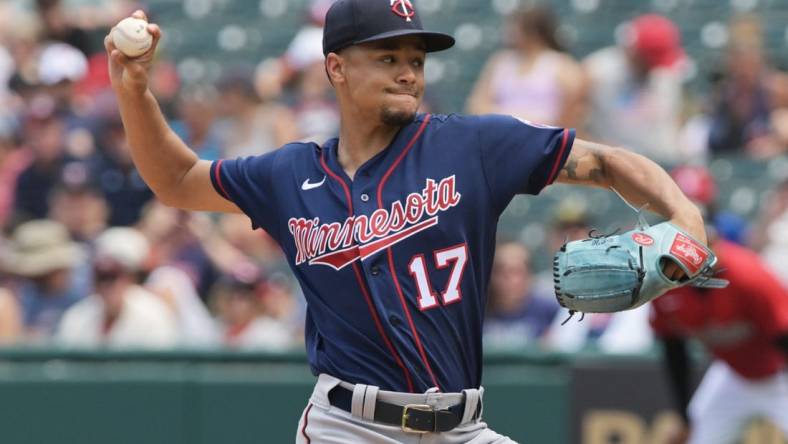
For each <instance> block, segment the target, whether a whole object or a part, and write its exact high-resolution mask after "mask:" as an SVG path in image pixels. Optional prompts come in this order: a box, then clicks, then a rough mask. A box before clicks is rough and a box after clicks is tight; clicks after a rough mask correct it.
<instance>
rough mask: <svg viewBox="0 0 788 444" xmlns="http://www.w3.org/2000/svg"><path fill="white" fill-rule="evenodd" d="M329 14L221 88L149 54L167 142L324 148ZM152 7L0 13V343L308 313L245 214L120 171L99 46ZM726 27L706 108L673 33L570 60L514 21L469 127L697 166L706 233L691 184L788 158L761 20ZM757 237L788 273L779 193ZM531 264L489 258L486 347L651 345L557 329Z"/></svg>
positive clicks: (203, 334) (709, 200) (741, 238)
mask: <svg viewBox="0 0 788 444" xmlns="http://www.w3.org/2000/svg"><path fill="white" fill-rule="evenodd" d="M330 3H331V1H330V0H315V1H314V2H313V4H312V5H311V7H309V8H307V10H306V11H305V12H304V25H303V27H302V28H301V29H300V30H299V31H298V32H297V34H296V35H295V37H294V38H293V40H292V42H291V43H290V44H289V45H288V46H287V47H286V48H283V51H282V53H281V54H267V55H262V54H261V57H260V60H250V61H249V62H250V63H249V65H248V66H226V67H225V70H224V72H223V74H222V75H221V77H220V78H219V79H218V81H216V82H212V83H204V82H196V83H195V82H186V81H185V80H184V79H182V78H180V77H179V75H178V71H177V69H176V68H175V61H174V60H171V59H169V58H168V56H167V54H166V53H164V52H162V53H161V54H159V55H158V60H157V62H156V64H155V67H154V70H153V72H152V73H151V76H152V79H153V80H152V82H151V84H152V89H153V92H154V94H155V95H156V97H157V98H158V100H159V101H160V103H161V105H162V108H163V111H164V113H165V115H166V117H167V118H168V119H169V121H170V125H171V126H172V128H173V130H174V131H175V132H176V133H177V134H178V135H179V136H180V137H181V138H183V139H184V141H185V142H186V143H187V144H188V145H189V146H190V147H191V148H192V149H193V150H194V151H195V152H196V153H197V154H198V155H199V156H200V157H201V158H203V159H208V160H213V159H217V158H221V157H236V156H248V155H256V154H261V153H265V152H268V151H271V150H274V149H277V147H279V146H281V145H282V144H284V143H286V142H289V141H294V140H312V141H317V142H319V143H320V142H323V141H324V140H326V139H328V138H330V137H332V136H334V135H335V134H336V133H337V131H338V125H339V116H338V111H337V108H336V105H335V103H334V100H333V93H332V89H331V85H330V84H329V83H328V81H327V79H326V75H325V71H324V67H323V55H322V50H321V41H322V28H321V26H322V20H323V17H324V14H325V11H326V10H327V8H328V6H330ZM91 5H93V6H91ZM144 6H145V5H143V4H138V2H135V1H131V0H114V1H103V2H87V3H85V4H84V5H82V6H79V7H69V8H66V7H64V5H63V1H62V0H29V1H12V2H2V3H0V184H2V186H0V229H2V237H0V272H1V274H0V343H2V344H11V345H17V344H59V345H63V346H75V347H83V346H87V347H99V346H107V347H130V348H135V347H151V348H166V347H221V346H226V347H234V348H244V349H269V350H285V349H288V348H298V347H299V345H300V344H301V342H302V336H303V332H302V328H303V320H304V316H305V315H306V314H305V307H304V302H303V298H302V297H301V296H300V294H299V289H298V286H297V284H296V283H295V281H294V279H293V277H292V275H291V274H290V272H289V270H288V265H287V263H286V261H285V259H284V257H283V255H282V254H281V251H280V250H279V248H278V246H276V245H275V244H274V242H273V241H272V240H271V239H270V238H269V237H268V236H267V235H266V233H264V232H261V231H260V230H257V231H254V230H252V227H251V225H250V222H249V220H248V218H246V217H245V216H242V215H216V214H199V213H189V212H183V211H179V210H174V209H171V208H167V207H165V206H163V205H162V204H160V203H159V202H158V201H157V200H156V199H155V198H154V196H153V194H152V193H151V191H150V190H149V189H148V188H147V186H146V185H145V183H144V182H143V180H142V178H141V177H140V176H139V174H138V173H137V172H136V170H135V168H134V166H133V163H132V160H131V158H130V155H129V151H128V149H127V147H126V146H125V144H126V141H125V137H124V132H123V126H122V123H121V121H120V117H119V114H118V110H117V106H116V103H115V99H114V95H113V93H112V90H111V88H110V85H109V76H108V73H107V59H106V57H107V56H106V53H105V51H104V47H103V44H102V40H103V38H104V36H105V35H106V34H107V33H108V31H109V29H110V28H111V26H112V25H113V24H114V23H116V22H117V21H119V20H120V19H121V18H123V17H125V16H127V15H129V13H130V12H131V11H133V10H134V9H136V8H138V7H144ZM153 20H155V16H154V17H153ZM164 25H165V33H166V24H164ZM729 28H730V29H729V35H730V37H729V41H728V46H727V50H726V55H725V57H724V59H723V60H720V61H719V67H718V69H717V70H716V71H715V75H714V76H713V77H714V78H713V81H711V82H710V87H709V93H708V94H707V95H706V96H705V97H703V98H702V99H701V100H697V98H695V100H689V98H688V96H687V92H686V88H685V80H686V79H687V72H688V70H690V69H691V67H692V64H691V63H690V62H691V61H690V59H689V57H688V56H687V55H686V54H685V52H684V50H683V49H682V42H681V39H680V32H679V30H678V29H677V27H676V26H675V25H674V24H673V23H672V22H671V21H670V20H669V19H667V18H665V17H662V16H659V15H653V14H650V15H644V16H640V17H637V18H635V19H634V20H632V21H631V22H630V23H629V24H628V25H627V26H626V27H625V28H624V30H623V31H624V32H622V33H621V35H620V36H619V41H617V42H613V41H611V46H610V47H608V48H602V49H599V50H598V51H596V52H594V53H592V54H590V55H588V56H587V57H585V58H584V59H582V60H577V59H576V58H574V57H573V56H572V55H571V54H570V52H568V49H569V48H567V47H566V45H565V44H564V43H563V42H562V40H561V39H560V32H558V30H559V29H560V24H559V23H558V22H557V21H556V19H555V17H554V16H553V15H552V14H551V12H550V11H549V10H548V9H546V8H543V7H530V8H525V9H521V10H517V11H515V12H514V13H512V14H511V16H509V17H507V18H505V26H503V27H502V29H503V30H504V32H503V38H502V40H503V48H502V49H501V50H499V51H498V52H496V53H494V54H493V55H492V56H491V57H490V59H489V61H488V62H487V64H486V65H485V67H484V68H483V70H482V72H481V73H479V77H478V81H477V83H476V84H475V86H474V87H473V90H472V91H471V93H470V95H469V98H468V101H467V109H466V110H464V111H465V112H468V113H506V114H512V115H514V116H516V117H518V118H521V119H525V120H529V121H533V122H537V123H540V124H546V125H560V126H569V127H576V128H578V133H579V135H580V136H581V137H584V138H588V139H591V140H596V141H600V142H603V143H607V144H611V145H616V146H622V147H626V148H629V149H632V150H635V151H637V152H640V153H643V154H645V155H647V156H649V157H651V158H653V159H655V160H657V161H659V162H661V163H662V164H664V165H668V166H670V167H673V166H677V165H682V164H691V165H695V167H693V168H690V169H689V170H687V171H689V172H686V171H685V172H684V173H683V174H684V175H683V176H682V175H680V174H678V173H677V174H676V175H674V177H675V178H677V180H682V181H684V183H685V186H683V188H684V189H685V192H688V193H690V192H693V190H695V191H696V192H697V196H695V197H696V198H697V199H700V200H702V201H703V203H704V204H705V205H707V206H708V208H710V212H709V214H707V216H708V217H709V218H710V219H711V220H713V221H715V222H716V221H717V220H723V221H725V223H724V224H722V225H724V226H725V227H730V226H732V225H731V222H730V219H731V217H734V218H735V216H731V215H726V214H725V213H724V212H722V211H714V201H715V198H716V191H715V190H716V187H715V184H714V178H713V177H711V175H710V174H709V173H708V171H707V170H705V169H704V167H703V166H704V165H707V164H708V162H709V161H710V160H711V159H713V158H714V156H716V155H718V154H730V153H739V154H741V155H743V156H751V157H754V158H759V159H760V158H774V157H780V156H786V152H788V76H786V75H785V74H784V73H782V72H780V71H779V70H776V69H775V68H774V67H773V66H772V65H771V64H770V62H769V60H768V59H767V58H766V56H765V52H764V41H763V31H762V30H761V28H760V25H759V23H758V20H757V19H756V18H754V17H750V16H742V17H736V18H734V19H733V20H732V21H731V23H730V25H729ZM263 56H265V57H263ZM433 111H463V110H433ZM687 190H689V191H687ZM578 208H579V209H578ZM593 222H595V221H590V220H589V219H588V215H587V214H585V213H584V212H583V211H582V207H578V206H572V205H564V206H559V208H556V209H555V212H554V219H553V220H552V221H550V227H551V229H552V230H553V232H552V233H551V235H550V239H551V245H550V246H549V247H550V250H549V251H550V252H552V251H554V250H555V249H556V248H557V247H558V246H560V244H561V243H563V242H564V241H565V240H567V239H577V238H582V237H585V236H586V235H587V234H588V231H589V230H590V228H591V225H592V223H593ZM748 222H749V221H743V222H742V223H741V224H740V225H735V224H734V226H736V227H738V228H736V229H734V230H721V232H723V233H724V234H725V236H726V237H728V238H730V239H731V240H733V241H735V242H738V243H740V244H744V245H748V246H750V247H752V248H753V249H755V250H756V251H758V252H760V253H761V254H762V257H763V258H764V259H765V260H766V261H767V262H768V263H769V264H772V265H773V266H774V267H775V268H777V269H778V270H780V271H781V273H780V275H781V276H783V277H784V276H788V269H787V268H786V267H788V182H783V183H780V184H776V185H775V188H774V190H773V192H772V193H770V197H769V199H768V200H767V201H766V202H764V204H763V205H762V210H761V215H760V216H759V218H758V219H757V220H755V221H753V222H752V225H753V226H752V227H750V228H749V229H748V228H747V227H746V225H748ZM534 253H535V252H532V251H529V250H528V248H527V247H526V246H525V245H523V244H521V243H520V242H518V241H517V240H502V241H501V243H500V246H499V248H498V252H497V256H496V262H495V265H494V269H493V274H492V281H491V286H490V303H489V306H488V321H487V323H486V329H485V340H486V342H487V343H488V344H490V345H491V346H496V347H508V348H522V347H524V346H528V345H533V344H538V345H540V346H544V347H547V348H552V349H557V350H564V351H572V350H577V349H579V348H581V347H583V346H585V345H586V344H587V343H588V341H594V342H595V343H598V344H600V345H601V346H602V347H607V348H609V349H610V350H623V351H635V350H639V349H643V348H645V347H648V346H649V344H650V341H651V333H650V331H649V327H648V322H647V316H648V315H647V313H645V314H644V312H643V311H635V312H632V313H628V314H627V315H623V316H618V315H616V316H609V315H605V316H602V315H594V316H590V317H588V318H587V319H586V321H585V322H583V323H576V322H572V323H570V324H567V325H566V326H564V327H562V328H558V326H559V325H560V324H561V322H562V321H563V317H564V315H565V311H564V310H561V309H560V308H559V307H558V306H557V304H556V302H555V299H554V297H553V293H552V287H551V281H552V279H551V277H549V276H543V275H542V274H540V273H537V272H535V271H534V270H532V268H531V266H530V256H531V254H534ZM538 253H539V254H545V253H544V252H538ZM549 254H552V253H549ZM786 285H788V281H786ZM644 316H645V317H644Z"/></svg>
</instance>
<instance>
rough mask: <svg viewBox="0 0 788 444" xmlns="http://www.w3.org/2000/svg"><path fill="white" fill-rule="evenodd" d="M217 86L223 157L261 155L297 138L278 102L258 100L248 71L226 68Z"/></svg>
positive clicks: (287, 113)
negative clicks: (227, 69)
mask: <svg viewBox="0 0 788 444" xmlns="http://www.w3.org/2000/svg"><path fill="white" fill-rule="evenodd" d="M217 88H218V90H219V100H218V107H219V110H220V112H221V114H222V117H223V118H222V120H220V122H219V126H218V129H219V135H220V137H221V141H222V144H223V146H224V153H223V156H224V157H239V156H252V155H260V154H264V153H267V152H269V151H273V150H274V149H276V148H278V147H280V146H282V145H284V144H285V143H289V142H291V141H293V140H295V139H297V138H298V130H297V128H296V126H295V124H294V122H295V118H294V117H293V114H292V112H291V111H290V110H289V109H288V108H286V107H284V106H282V105H280V104H279V103H276V102H273V101H270V100H269V101H263V100H260V98H259V97H258V95H257V92H256V91H255V89H254V84H253V82H252V74H251V73H247V72H246V71H245V70H243V69H241V68H236V69H234V70H230V71H229V72H228V73H226V74H225V75H224V77H223V78H222V79H220V80H219V82H218V83H217Z"/></svg>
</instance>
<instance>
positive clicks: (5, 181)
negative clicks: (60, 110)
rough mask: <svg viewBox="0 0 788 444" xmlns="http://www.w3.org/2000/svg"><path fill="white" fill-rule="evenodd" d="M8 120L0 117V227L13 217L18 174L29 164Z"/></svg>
mask: <svg viewBox="0 0 788 444" xmlns="http://www.w3.org/2000/svg"><path fill="white" fill-rule="evenodd" d="M15 132H16V130H15V124H14V122H13V121H12V120H11V119H10V118H3V117H0V227H6V226H7V225H8V222H9V220H11V219H12V218H13V217H14V207H15V205H14V197H15V195H16V184H17V181H18V178H19V174H21V173H22V171H24V170H25V169H26V168H27V166H28V165H29V163H30V152H29V151H28V150H23V149H20V148H19V146H18V144H17V141H16V140H15V139H16V134H15Z"/></svg>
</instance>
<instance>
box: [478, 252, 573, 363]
mask: <svg viewBox="0 0 788 444" xmlns="http://www.w3.org/2000/svg"><path fill="white" fill-rule="evenodd" d="M530 255H531V253H530V252H529V251H528V249H527V248H526V247H525V246H524V245H522V244H520V243H518V242H504V243H501V244H499V245H498V246H497V247H496V251H495V261H494V263H493V269H492V276H491V279H490V299H489V303H488V309H487V317H486V320H485V324H484V343H485V345H487V346H492V347H506V348H521V347H523V346H525V345H527V344H534V343H537V342H538V341H539V340H540V339H541V337H542V336H543V335H544V334H545V332H547V329H548V328H549V327H550V324H551V323H552V322H553V319H554V318H555V315H556V313H557V312H558V308H559V306H558V303H557V302H556V300H555V297H554V296H553V294H552V289H551V288H549V287H548V288H547V289H545V290H546V291H544V290H543V289H539V288H537V286H536V285H535V283H536V281H535V279H534V276H533V275H532V274H531V265H530Z"/></svg>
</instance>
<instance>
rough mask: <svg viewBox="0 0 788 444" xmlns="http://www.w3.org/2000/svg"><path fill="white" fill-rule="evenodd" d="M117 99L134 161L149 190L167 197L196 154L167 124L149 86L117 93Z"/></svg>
mask: <svg viewBox="0 0 788 444" xmlns="http://www.w3.org/2000/svg"><path fill="white" fill-rule="evenodd" d="M118 102H119V106H120V115H121V118H122V120H123V126H124V128H125V130H126V138H127V140H128V142H129V148H130V150H131V157H132V159H133V160H134V164H135V165H136V167H137V170H138V171H139V172H140V175H141V176H142V178H143V180H145V183H147V184H148V186H149V187H150V188H151V190H153V192H154V193H156V195H157V196H158V197H159V198H160V199H162V200H167V196H168V195H169V194H170V193H172V192H173V191H174V190H175V189H176V188H177V185H178V183H179V182H180V180H181V179H182V178H183V177H184V176H185V175H186V173H187V172H188V171H189V170H190V169H191V168H192V167H193V166H194V164H195V163H197V161H198V157H197V155H196V154H195V153H194V152H193V151H192V150H191V149H189V147H188V146H186V144H185V143H184V142H183V141H182V140H181V139H180V138H179V137H178V136H177V135H176V134H175V133H174V132H173V131H172V129H171V128H170V127H169V126H168V125H167V121H166V120H165V119H164V116H163V115H162V113H161V110H160V109H159V104H158V102H157V101H156V98H155V97H153V94H152V93H151V92H150V90H148V91H146V92H145V94H143V95H136V94H123V93H119V94H118Z"/></svg>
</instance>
